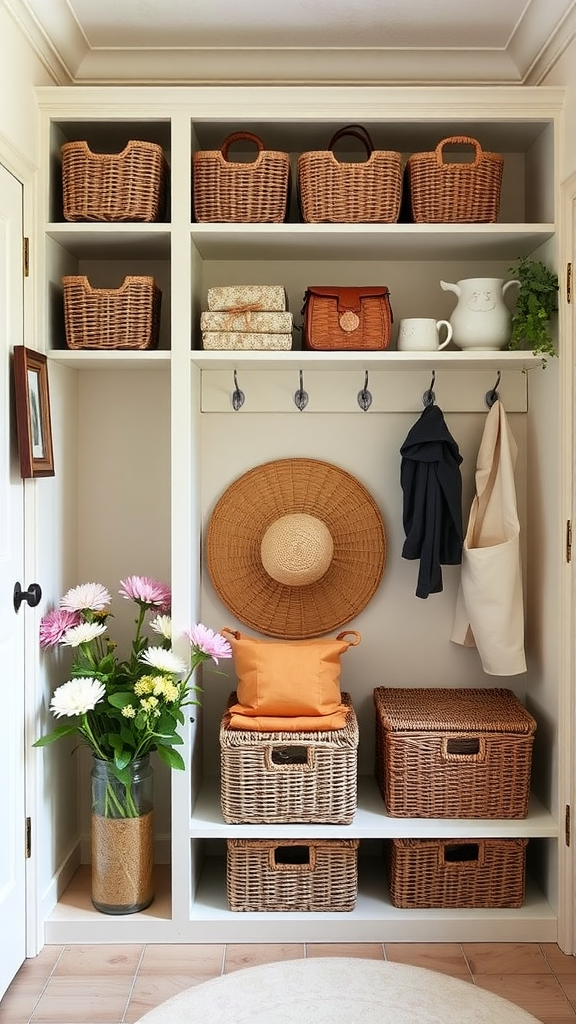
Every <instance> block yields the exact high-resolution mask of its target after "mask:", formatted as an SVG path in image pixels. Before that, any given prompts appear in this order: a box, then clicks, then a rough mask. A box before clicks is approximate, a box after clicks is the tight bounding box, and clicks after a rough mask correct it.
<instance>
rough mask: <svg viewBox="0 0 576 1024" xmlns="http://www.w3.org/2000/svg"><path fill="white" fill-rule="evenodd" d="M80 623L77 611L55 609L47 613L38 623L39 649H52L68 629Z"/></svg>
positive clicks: (79, 615)
mask: <svg viewBox="0 0 576 1024" xmlns="http://www.w3.org/2000/svg"><path fill="white" fill-rule="evenodd" d="M81 622H82V616H81V614H80V612H78V611H74V612H73V611H68V610H67V609H65V608H55V609H54V610H53V611H51V612H48V613H47V614H46V615H44V617H43V618H42V621H41V622H40V647H54V646H55V644H57V643H59V642H60V640H61V639H62V637H63V636H64V633H66V631H67V630H68V629H70V628H71V627H72V626H79V625H80V623H81Z"/></svg>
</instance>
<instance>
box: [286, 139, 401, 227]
mask: <svg viewBox="0 0 576 1024" xmlns="http://www.w3.org/2000/svg"><path fill="white" fill-rule="evenodd" d="M346 135H351V136H354V137H355V138H358V139H360V141H361V142H363V143H364V145H365V146H366V152H367V159H366V160H365V161H362V162H355V161H354V162H353V161H342V160H339V159H338V158H337V157H336V156H335V154H334V153H333V152H332V147H333V146H334V144H335V143H336V142H337V141H338V139H341V138H343V137H345V136H346ZM298 193H299V199H300V209H301V212H302V219H303V220H304V221H306V222H307V223H312V224H319V223H322V222H328V223H333V224H369V223H375V224H393V223H394V222H395V221H397V220H398V215H399V213H400V200H401V195H402V156H401V154H400V153H396V152H392V151H389V150H375V149H374V147H373V145H372V140H371V138H370V136H369V134H368V133H367V132H366V129H364V128H362V126H361V125H348V126H347V127H346V128H342V129H340V131H338V132H336V133H335V135H333V137H332V138H331V140H330V142H329V144H328V149H325V150H317V151H312V152H309V153H302V154H301V155H300V156H299V157H298Z"/></svg>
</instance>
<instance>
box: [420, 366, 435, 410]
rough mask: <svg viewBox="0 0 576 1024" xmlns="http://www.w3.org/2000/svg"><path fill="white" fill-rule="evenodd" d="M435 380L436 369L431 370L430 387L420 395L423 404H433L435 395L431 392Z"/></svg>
mask: <svg viewBox="0 0 576 1024" xmlns="http://www.w3.org/2000/svg"><path fill="white" fill-rule="evenodd" d="M435 380H436V370H432V380H431V381H430V387H429V388H428V390H427V391H425V392H424V394H423V395H422V402H423V404H424V405H425V406H428V405H434V402H435V401H436V395H435V394H434V392H433V390H432V389H433V387H434V381H435Z"/></svg>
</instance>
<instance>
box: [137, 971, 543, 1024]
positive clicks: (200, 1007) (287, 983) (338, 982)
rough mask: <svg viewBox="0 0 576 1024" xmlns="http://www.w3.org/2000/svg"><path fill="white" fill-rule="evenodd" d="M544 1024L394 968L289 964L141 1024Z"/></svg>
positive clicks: (188, 1000)
mask: <svg viewBox="0 0 576 1024" xmlns="http://www.w3.org/2000/svg"><path fill="white" fill-rule="evenodd" d="M464 1021H465V1022H466V1024H537V1021H536V1018H535V1017H533V1016H532V1015H531V1014H530V1013H526V1011H525V1010H521V1009H520V1008H519V1007H517V1006H515V1005H514V1004H513V1003H509V1002H508V1001H507V1000H506V999H501V998H500V996H495V995H493V994H492V992H486V991H485V990H484V989H481V988H477V987H476V986H475V985H473V984H472V983H471V982H467V981H460V980H458V979H456V978H451V977H449V976H448V975H445V974H440V973H438V972H437V971H429V970H424V969H423V968H420V967H408V966H406V965H404V964H396V963H391V962H390V961H387V960H355V959H352V958H350V959H347V958H342V957H333V958H326V959H320V958H318V959H314V958H312V959H310V960H284V961H281V962H280V963H273V964H264V965H263V966H261V967H247V968H245V969H244V970H240V971H233V972H232V973H231V974H224V975H222V976H221V977H219V978H214V979H213V980H212V981H206V982H204V983H203V984H201V985H196V986H195V987H194V988H189V989H187V990H186V991H185V992H181V993H180V995H177V996H173V998H172V999H169V1000H168V1001H167V1002H165V1003H162V1005H161V1006H158V1007H157V1008H156V1009H155V1010H151V1011H150V1013H147V1014H145V1016H144V1017H141V1018H140V1020H139V1021H138V1022H137V1024H244V1022H246V1024H248V1022H250V1024H463V1022H464Z"/></svg>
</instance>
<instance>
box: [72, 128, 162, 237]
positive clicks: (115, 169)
mask: <svg viewBox="0 0 576 1024" xmlns="http://www.w3.org/2000/svg"><path fill="white" fill-rule="evenodd" d="M167 178H168V165H167V163H166V160H165V158H164V152H163V150H162V146H159V145H157V144H156V143H155V142H137V141H135V140H131V141H130V142H128V143H127V145H126V146H125V147H124V149H123V150H122V152H121V153H93V152H92V150H91V149H90V147H89V146H88V143H87V142H66V143H65V144H64V145H63V146H62V191H63V201H64V218H65V220H70V221H78V220H88V221H147V222H148V221H158V220H162V217H163V216H164V212H165V206H166V189H167Z"/></svg>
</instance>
